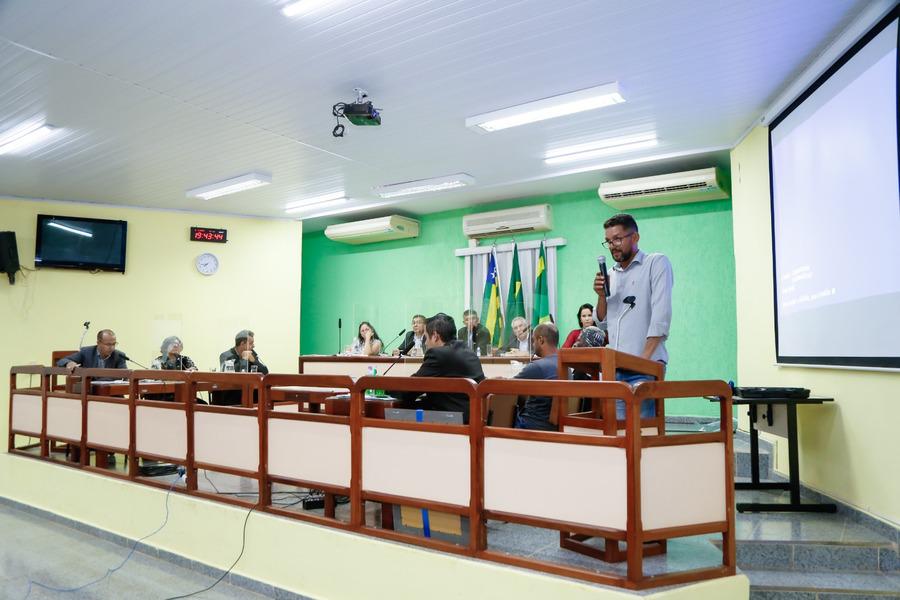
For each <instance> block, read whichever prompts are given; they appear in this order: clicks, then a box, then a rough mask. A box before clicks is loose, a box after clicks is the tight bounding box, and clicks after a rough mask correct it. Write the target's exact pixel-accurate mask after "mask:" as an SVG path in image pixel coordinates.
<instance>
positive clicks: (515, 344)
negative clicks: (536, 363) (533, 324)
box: [503, 317, 531, 356]
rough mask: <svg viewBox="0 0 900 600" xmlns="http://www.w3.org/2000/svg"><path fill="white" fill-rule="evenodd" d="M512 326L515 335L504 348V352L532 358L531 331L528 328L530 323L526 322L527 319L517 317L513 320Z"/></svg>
mask: <svg viewBox="0 0 900 600" xmlns="http://www.w3.org/2000/svg"><path fill="white" fill-rule="evenodd" d="M511 325H512V330H513V334H512V336H511V337H510V338H509V341H508V342H507V344H506V346H504V348H503V350H504V352H511V353H513V354H522V355H526V356H531V330H530V328H529V327H528V321H526V320H525V317H516V318H515V319H513V320H512V323H511Z"/></svg>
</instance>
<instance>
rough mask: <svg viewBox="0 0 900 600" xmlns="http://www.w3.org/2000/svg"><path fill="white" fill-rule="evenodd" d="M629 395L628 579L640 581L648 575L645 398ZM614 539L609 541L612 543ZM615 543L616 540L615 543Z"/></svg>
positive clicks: (626, 449) (627, 412)
mask: <svg viewBox="0 0 900 600" xmlns="http://www.w3.org/2000/svg"><path fill="white" fill-rule="evenodd" d="M629 396H630V397H629V398H625V399H624V400H625V463H626V468H627V474H626V479H627V483H626V485H627V498H628V500H627V502H628V522H627V525H626V532H625V541H626V544H627V546H628V547H627V549H626V556H627V560H628V581H629V582H631V583H632V584H638V583H640V581H641V580H642V579H643V577H644V573H643V560H644V540H643V529H644V527H643V524H642V523H641V411H640V403H641V400H639V399H635V396H634V394H629ZM609 542H610V540H607V543H609ZM614 543H615V542H614Z"/></svg>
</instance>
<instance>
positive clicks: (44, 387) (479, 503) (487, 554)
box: [9, 349, 735, 589]
mask: <svg viewBox="0 0 900 600" xmlns="http://www.w3.org/2000/svg"><path fill="white" fill-rule="evenodd" d="M575 352H577V353H578V354H577V355H576V356H575V357H576V358H578V359H579V360H580V359H582V358H583V359H585V360H586V361H587V360H588V359H590V361H594V360H596V359H598V358H599V359H601V360H602V359H604V358H605V359H606V361H607V364H608V365H609V364H614V365H615V366H616V368H628V367H626V365H637V366H640V367H641V368H648V369H649V367H651V366H654V367H655V368H656V369H657V370H658V372H659V373H660V376H662V375H664V372H663V369H664V367H663V366H662V365H659V364H658V363H654V364H646V363H652V362H653V361H643V359H640V358H639V357H636V358H637V360H636V361H633V362H629V361H631V359H630V358H629V359H626V360H621V359H622V353H616V352H615V351H613V350H609V349H575ZM611 361H614V362H611ZM641 361H643V362H641ZM20 374H24V375H34V374H38V375H41V377H42V380H41V381H42V383H41V389H40V394H41V398H42V400H41V410H42V411H43V412H42V421H41V438H40V439H41V442H40V444H41V453H40V455H37V454H35V453H34V452H28V451H27V450H26V449H21V448H16V446H15V443H14V442H15V436H16V431H15V430H14V429H13V428H12V426H11V427H10V434H9V451H10V452H12V453H16V454H19V455H22V456H27V457H30V458H35V459H41V460H49V459H51V457H50V456H48V452H47V444H48V441H50V440H49V439H48V436H47V410H48V405H47V399H48V396H50V395H53V394H55V395H56V396H59V397H60V398H62V399H64V400H65V401H68V402H73V401H74V402H79V401H80V402H81V407H82V434H81V440H80V446H78V447H80V449H81V459H80V462H79V463H67V464H68V465H69V466H74V467H76V468H83V469H90V470H92V471H93V472H97V473H100V474H102V475H106V476H110V477H120V478H121V477H123V475H121V474H117V473H115V472H112V471H109V470H107V469H103V468H98V467H93V466H91V464H90V461H89V460H88V458H87V456H88V452H89V451H90V450H91V448H90V447H89V445H88V441H87V433H86V431H87V429H86V426H87V413H88V410H87V409H88V405H89V403H90V402H97V401H98V400H94V399H93V398H94V396H92V395H91V394H89V393H88V392H89V390H87V389H82V392H81V394H80V395H79V396H75V395H72V394H60V393H55V392H53V391H52V390H50V389H49V381H50V378H51V377H52V376H53V375H69V372H68V371H67V370H66V369H60V368H55V367H49V368H48V367H44V366H36V365H26V366H14V367H12V368H11V369H10V399H11V401H10V413H9V418H10V425H12V419H13V407H14V403H13V402H12V398H13V396H14V392H15V390H16V389H20V388H17V387H16V386H17V381H16V377H15V376H16V375H20ZM72 375H74V376H81V377H83V378H84V380H85V381H86V382H90V381H91V380H92V379H94V378H96V377H113V378H116V379H125V380H127V382H128V383H127V390H128V393H127V396H128V398H127V399H124V398H122V399H116V400H114V401H113V400H109V399H107V398H104V399H102V400H99V401H100V402H107V403H114V404H119V405H125V406H127V407H128V411H129V430H130V431H129V439H130V445H129V448H128V456H129V458H130V460H129V472H128V474H127V476H125V477H127V479H130V480H131V481H133V482H136V483H141V484H145V485H155V486H157V487H159V486H160V485H161V484H160V483H158V482H153V481H151V480H147V479H145V478H141V477H140V476H139V474H138V471H137V463H138V458H139V457H140V456H149V455H142V454H139V453H137V451H136V443H135V431H136V429H135V427H136V425H135V423H136V418H137V411H138V408H139V407H140V408H143V407H145V406H150V407H153V406H158V407H159V408H162V407H165V408H171V409H172V410H177V411H181V412H183V414H184V417H183V419H184V422H185V427H186V435H187V441H186V448H187V452H186V458H185V460H184V464H185V465H186V466H187V471H188V479H187V485H186V486H185V487H184V488H183V489H182V488H175V489H174V491H175V492H178V493H186V494H189V495H195V496H198V497H203V498H210V499H214V500H216V501H220V502H229V503H236V502H237V501H236V500H234V499H230V498H227V497H223V496H217V495H216V494H212V493H210V492H206V491H203V490H201V489H199V488H198V482H197V469H198V468H212V469H214V470H221V471H222V472H224V473H231V474H234V475H239V476H244V477H252V478H256V479H258V483H259V490H260V493H259V497H258V501H257V502H256V508H257V509H258V510H261V511H266V512H271V513H273V514H278V515H282V516H286V517H289V518H295V519H302V520H308V521H313V522H316V523H318V524H323V525H326V526H330V527H336V528H340V529H345V530H350V531H353V532H356V533H361V534H367V535H372V536H376V537H383V538H387V539H394V540H401V541H405V542H408V543H414V544H418V545H421V546H426V547H431V548H435V549H439V550H446V551H451V552H457V553H461V554H466V555H469V556H472V557H475V558H481V559H485V560H492V561H496V562H501V563H506V564H514V565H519V566H528V567H532V568H535V569H539V570H543V571H547V572H550V573H555V574H559V575H565V576H568V577H574V578H579V579H583V580H587V581H597V582H600V581H602V582H605V583H611V584H613V585H619V586H621V587H627V588H633V589H643V588H648V587H655V586H658V585H661V584H662V583H672V582H675V581H677V582H688V581H699V580H701V579H708V578H712V577H722V576H727V575H732V574H734V572H735V558H734V508H733V489H732V485H731V484H732V470H731V469H732V468H733V466H732V464H731V461H732V455H731V453H732V431H731V419H732V415H731V390H730V389H729V388H728V386H727V385H726V384H725V383H724V382H722V381H717V380H710V381H674V382H673V381H652V382H645V383H641V384H640V385H638V386H636V387H635V388H634V389H632V388H631V386H628V385H626V384H624V383H619V382H614V381H555V380H523V379H485V380H483V381H482V382H480V383H478V384H477V385H476V384H475V382H474V381H472V380H469V379H460V378H431V377H369V376H366V377H361V378H359V379H357V380H355V381H354V380H353V378H351V377H348V376H343V375H341V376H338V375H296V374H270V375H265V376H263V375H262V374H254V373H204V372H190V373H189V372H182V371H163V370H146V369H142V370H128V369H81V368H78V369H76V370H75V372H74V373H73V374H72ZM146 379H155V380H161V381H163V382H165V383H167V384H171V383H178V384H182V385H181V386H180V387H181V388H182V390H180V391H183V392H184V393H186V394H190V393H192V392H193V390H195V389H196V386H197V385H198V384H204V383H215V384H220V385H239V386H241V387H243V388H245V389H246V388H247V387H250V388H253V389H258V390H261V393H262V396H261V398H267V397H268V393H269V392H270V390H271V389H272V388H273V387H278V386H304V387H309V388H316V387H321V388H325V389H347V390H349V393H350V402H351V411H350V415H349V416H344V417H338V416H329V417H330V418H328V419H323V420H321V421H319V423H320V424H321V425H332V426H335V427H334V429H332V431H335V432H340V435H342V436H347V433H346V432H347V429H348V428H349V431H350V437H349V439H350V452H349V457H350V458H349V460H350V486H349V488H344V487H342V486H335V485H333V484H330V483H322V484H321V486H322V487H321V489H325V490H328V491H329V492H330V493H342V494H349V496H350V499H351V505H350V509H351V516H350V522H349V523H347V522H340V521H336V520H334V519H330V518H327V517H322V516H317V515H312V514H303V513H294V512H292V511H286V510H284V509H281V508H279V507H277V506H274V505H272V504H271V494H270V486H271V484H272V482H274V481H281V482H285V481H287V483H288V484H289V485H290V484H294V485H296V482H294V481H292V480H290V479H287V480H285V478H284V477H270V476H269V474H268V446H267V440H268V437H267V436H268V430H269V425H270V423H269V421H270V420H276V419H281V417H282V415H279V414H278V413H276V412H275V411H273V410H271V409H270V408H269V407H268V406H267V404H268V403H267V402H260V404H259V405H258V406H257V407H253V408H249V407H244V408H241V407H202V406H196V405H195V404H194V403H193V402H192V401H186V402H184V403H162V402H158V403H157V402H143V401H138V400H137V399H136V398H137V395H138V390H139V389H141V386H142V385H144V384H141V381H142V380H146ZM114 385H123V384H114ZM147 385H150V384H147ZM87 387H89V386H83V388H87ZM372 388H376V389H384V390H386V391H391V392H403V391H409V392H423V393H433V392H444V393H453V394H463V395H465V396H467V397H468V398H469V399H470V408H471V418H470V422H469V424H468V425H463V426H447V425H437V424H419V423H415V422H386V421H383V420H380V419H370V418H365V417H364V416H363V404H364V403H363V396H364V393H365V391H366V390H367V389H372ZM29 391H30V395H25V396H24V397H25V398H33V397H34V395H36V394H35V392H36V391H37V390H36V389H29ZM117 393H122V394H123V395H126V393H124V392H117ZM492 394H515V395H532V396H534V395H537V396H548V397H569V396H576V397H585V398H599V399H603V400H604V401H609V402H614V401H615V400H617V399H621V400H623V401H624V402H625V403H626V406H627V409H626V419H625V423H624V435H616V434H614V435H612V436H610V435H605V436H594V435H591V434H590V433H584V432H581V433H560V432H531V431H528V430H518V429H499V428H491V427H487V426H486V425H485V424H484V423H483V419H482V411H483V401H484V400H485V399H486V398H487V397H488V396H490V395H492ZM696 396H719V397H721V398H722V399H723V401H722V402H720V404H719V405H720V419H721V428H720V431H719V432H715V433H704V434H698V435H695V436H691V435H685V436H678V437H677V440H675V439H671V438H669V439H667V438H665V437H646V438H645V437H642V435H641V420H640V417H639V414H638V413H639V407H640V403H641V401H642V400H644V399H647V398H686V397H696ZM22 401H23V402H27V400H22ZM31 402H32V403H33V402H34V401H33V400H31ZM23 406H29V405H27V404H25V405H23ZM31 406H33V404H32V405H31ZM203 412H209V413H216V414H222V415H234V416H240V417H243V418H246V417H247V416H255V417H256V419H257V422H258V426H259V457H260V463H259V466H258V468H257V469H256V470H242V469H238V468H235V467H234V466H231V467H228V466H222V465H206V464H198V463H196V462H195V461H194V455H193V435H194V427H195V421H194V415H195V413H196V414H199V413H203ZM285 414H286V415H288V416H293V415H292V414H291V413H285ZM306 416H311V415H305V416H304V417H303V418H304V419H305V418H306ZM322 416H326V415H322ZM298 420H300V419H298ZM281 422H282V423H283V422H284V421H283V420H282V421H281ZM395 425H396V429H397V430H398V431H417V432H420V433H419V435H428V434H430V435H443V434H446V433H453V434H455V435H457V436H463V437H464V438H467V439H468V443H469V448H470V466H469V469H470V478H469V479H470V485H471V489H470V491H469V498H470V500H469V504H468V505H455V504H454V505H450V504H447V503H446V502H439V501H436V500H429V499H427V498H406V497H403V496H394V495H391V494H388V493H383V492H378V493H375V492H367V491H364V490H363V489H362V484H361V480H362V463H363V460H362V457H363V454H364V448H363V447H362V444H363V435H362V433H363V431H364V430H365V429H366V428H386V427H394V426H395ZM23 435H30V433H25V434H23ZM488 438H493V439H494V440H495V442H496V441H497V439H504V440H509V441H515V442H517V443H529V442H534V443H547V442H553V443H560V444H572V445H576V446H579V445H580V446H583V447H585V448H586V449H589V448H595V449H596V448H610V449H612V450H615V451H616V452H624V455H625V459H626V478H625V480H623V481H618V482H617V483H615V485H617V486H624V487H625V489H626V494H627V498H628V514H627V519H626V522H627V528H626V529H625V530H618V529H609V528H602V527H600V528H598V527H597V526H596V525H592V526H589V525H585V524H583V523H581V524H579V523H571V524H569V525H561V522H559V521H553V520H552V519H549V518H546V516H541V517H536V516H533V515H515V514H507V513H502V514H503V515H504V517H505V518H507V519H508V520H511V521H514V522H521V523H523V524H530V525H534V526H539V527H552V528H556V527H561V528H564V529H565V528H570V529H571V530H572V531H574V532H579V531H581V532H582V533H583V534H584V533H585V532H587V533H589V534H592V535H606V536H610V538H611V539H616V540H624V541H626V543H627V547H628V557H627V558H628V569H627V576H625V577H623V576H622V575H621V574H620V573H614V572H611V573H601V572H597V571H596V570H595V569H585V568H581V567H576V566H574V565H558V564H554V563H549V562H544V561H540V560H538V559H531V558H529V559H523V558H521V557H514V556H507V555H505V554H504V553H502V552H497V551H495V550H492V549H491V548H488V546H487V543H486V542H487V537H486V530H485V528H484V520H485V519H486V518H487V517H488V516H496V515H497V514H500V513H497V512H496V511H489V510H486V509H485V508H484V489H485V487H484V486H485V481H484V460H485V456H484V452H485V447H484V446H485V440H486V439H488ZM669 442H672V443H669ZM710 442H719V443H722V444H723V445H724V448H725V453H726V456H725V474H724V481H725V485H726V496H725V497H726V507H725V514H726V520H725V521H724V522H723V521H717V522H714V523H697V524H694V525H688V526H679V527H677V528H669V529H657V530H653V531H645V530H643V528H642V525H641V523H642V519H641V493H640V490H641V454H642V452H644V451H645V450H646V449H647V448H650V447H654V448H657V449H659V450H662V449H663V447H664V446H673V447H674V448H673V449H676V448H678V447H681V446H683V445H687V444H709V443H710ZM223 443H227V440H223ZM457 443H459V442H457ZM113 451H114V450H113ZM592 451H594V450H592ZM654 451H657V450H654ZM159 458H160V459H162V460H171V458H166V457H159ZM56 462H59V461H56ZM176 462H178V461H176ZM601 475H602V474H599V473H598V474H593V475H590V474H588V475H586V476H595V477H599V476H601ZM304 484H305V485H306V487H314V486H316V485H318V484H317V483H316V482H315V481H307V482H304ZM366 499H368V500H372V501H381V502H391V501H393V502H395V503H399V504H403V503H404V502H405V503H408V504H410V505H411V506H420V507H423V508H426V509H429V510H438V511H439V510H441V509H443V510H444V511H447V512H451V513H455V514H458V515H464V516H467V517H468V518H469V519H470V537H469V540H468V543H467V544H465V545H463V546H454V545H452V544H448V543H447V542H435V541H433V540H430V539H424V538H415V537H411V536H409V535H405V534H403V533H401V532H394V531H386V530H383V529H382V530H378V529H373V528H372V527H371V526H368V525H367V524H366V522H365V518H364V517H365V512H364V503H365V501H366ZM379 499H380V500H379ZM241 502H242V503H243V504H244V505H247V504H248V503H247V502H246V501H241ZM539 514H543V513H539ZM517 519H518V521H516V520H517ZM698 532H703V533H713V532H722V535H723V564H722V565H720V566H715V567H710V568H706V569H701V570H697V571H690V572H683V573H678V574H667V575H665V576H662V577H648V576H645V575H644V574H643V570H642V560H643V557H642V547H643V543H644V542H648V541H651V542H652V541H654V540H656V539H668V538H670V537H677V536H687V535H696V534H697V533H698Z"/></svg>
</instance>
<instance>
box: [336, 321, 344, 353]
mask: <svg viewBox="0 0 900 600" xmlns="http://www.w3.org/2000/svg"><path fill="white" fill-rule="evenodd" d="M342 349H343V347H342V346H341V318H340V317H338V351H337V353H338V354H340V353H341V350H342Z"/></svg>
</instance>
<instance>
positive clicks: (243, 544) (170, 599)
mask: <svg viewBox="0 0 900 600" xmlns="http://www.w3.org/2000/svg"><path fill="white" fill-rule="evenodd" d="M254 510H256V507H255V506H254V507H253V508H251V509H250V510H248V511H247V516H246V517H244V527H243V529H242V531H241V552H240V554H238V556H237V558H236V559H234V562H233V563H231V566H230V567H228V570H227V571H225V572H224V573H222V575H220V576H219V578H218V579H216V580H215V581H213V582H212V584H210V585H209V586H207V587H205V588H203V589H202V590H197V591H196V592H191V593H189V594H184V595H182V596H170V597H168V598H166V600H179V599H180V598H190V597H191V596H196V595H197V594H202V593H203V592H208V591H209V590H211V589H213V588H214V587H216V586H217V585H218V584H219V582H220V581H222V580H223V579H225V578H226V577H227V576H228V574H229V573H231V570H232V569H233V568H234V566H235V565H236V564H238V561H239V560H241V557H242V556H244V549H245V548H246V547H247V521H249V520H250V515H252V514H253V511H254Z"/></svg>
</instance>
